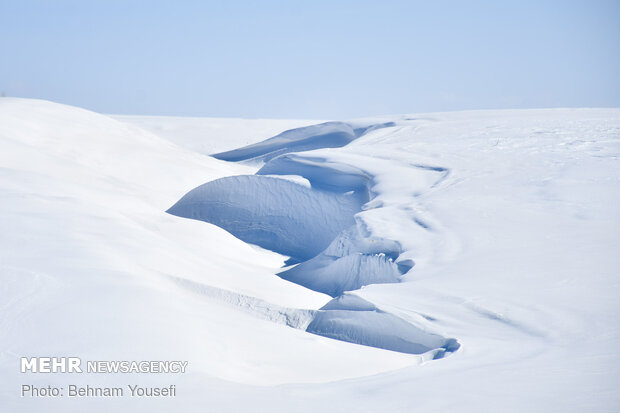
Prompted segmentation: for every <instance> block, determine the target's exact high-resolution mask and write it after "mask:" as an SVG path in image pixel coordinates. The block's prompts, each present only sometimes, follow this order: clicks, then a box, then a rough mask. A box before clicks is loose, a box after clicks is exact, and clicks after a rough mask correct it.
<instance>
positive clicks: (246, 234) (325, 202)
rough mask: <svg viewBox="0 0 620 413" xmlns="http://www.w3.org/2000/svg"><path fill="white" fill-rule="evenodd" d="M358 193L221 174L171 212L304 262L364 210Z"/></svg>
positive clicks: (265, 177)
mask: <svg viewBox="0 0 620 413" xmlns="http://www.w3.org/2000/svg"><path fill="white" fill-rule="evenodd" d="M361 205H362V204H361V202H360V201H359V200H358V199H357V198H356V197H353V196H350V195H344V194H335V193H330V192H326V191H320V190H315V189H312V188H308V187H306V186H303V185H300V184H297V183H294V182H291V181H290V180H285V179H279V178H273V177H267V176H254V175H241V176H232V177H226V178H221V179H217V180H215V181H212V182H208V183H206V184H203V185H201V186H199V187H197V188H195V189H193V190H191V191H190V192H189V193H187V194H186V195H185V196H183V197H182V198H181V199H180V200H179V201H178V202H177V203H176V204H175V205H173V206H172V207H171V208H170V209H169V210H168V211H167V212H169V213H170V214H173V215H177V216H180V217H185V218H192V219H197V220H201V221H206V222H209V223H212V224H214V225H217V226H219V227H221V228H223V229H225V230H227V231H228V232H230V233H231V234H233V235H234V236H236V237H237V238H239V239H241V240H243V241H246V242H249V243H252V244H256V245H259V246H261V247H263V248H266V249H269V250H272V251H275V252H278V253H281V254H284V255H288V256H290V257H293V258H295V259H297V260H299V261H303V260H307V259H309V258H312V257H314V256H315V255H317V254H318V253H320V252H321V251H322V250H324V249H325V248H326V247H327V246H328V245H329V244H330V242H331V241H332V240H333V239H334V238H335V237H336V236H337V235H338V233H339V232H340V231H342V230H343V229H345V228H348V227H350V226H351V225H352V224H354V222H355V221H354V219H353V215H354V214H355V213H356V212H358V211H360V210H361Z"/></svg>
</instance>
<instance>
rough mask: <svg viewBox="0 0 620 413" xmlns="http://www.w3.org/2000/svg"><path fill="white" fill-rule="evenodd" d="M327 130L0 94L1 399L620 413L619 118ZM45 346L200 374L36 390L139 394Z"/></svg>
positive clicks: (462, 117) (594, 113) (379, 124)
mask: <svg viewBox="0 0 620 413" xmlns="http://www.w3.org/2000/svg"><path fill="white" fill-rule="evenodd" d="M314 123H317V122H304V121H269V120H235V119H209V118H204V119H198V118H194V119H188V118H165V117H160V118H157V117H119V116H115V117H113V118H112V117H108V116H104V115H99V114H95V113H92V112H89V111H85V110H82V109H78V108H73V107H68V106H64V105H59V104H55V103H51V102H44V101H37V100H26V99H14V98H2V99H0V174H1V175H0V176H1V178H0V194H1V199H2V202H1V203H0V226H1V228H2V231H1V233H0V234H1V235H0V274H1V275H2V288H1V289H0V303H2V312H0V332H1V334H2V335H1V338H0V371H1V372H2V373H1V374H0V398H1V399H2V401H3V403H2V405H3V406H6V407H5V408H6V409H7V410H8V411H40V410H49V411H86V410H87V411H109V410H112V409H120V410H122V411H136V410H142V411H143V410H148V411H171V410H175V411H182V410H186V411H204V410H205V409H207V410H209V411H243V410H250V411H283V412H284V411H286V412H288V411H308V412H314V411H320V410H327V409H329V410H330V411H352V412H353V411H402V412H408V411H454V410H458V411H472V412H474V411H506V412H510V411H514V412H522V411H541V412H543V411H544V412H548V411H586V410H588V411H589V410H601V411H613V410H617V408H618V406H620V391H618V388H619V387H620V369H618V366H620V352H619V351H618V350H617V347H618V346H617V345H618V343H619V342H620V329H619V328H618V327H617V319H618V318H619V317H620V308H619V307H620V306H619V305H618V296H619V294H620V283H618V268H620V254H618V253H617V251H618V250H620V210H619V209H618V207H617V206H618V205H619V204H620V190H619V188H620V185H619V184H620V182H619V181H620V165H619V157H620V110H618V109H554V110H505V111H470V112H454V113H433V114H424V115H404V116H392V117H387V118H381V119H358V120H344V121H342V122H333V123H327V124H325V123H323V124H319V125H318V126H316V127H310V128H307V126H309V125H310V124H314ZM326 125H327V126H326ZM296 127H301V129H297V130H294V129H293V130H292V131H291V129H292V128H296ZM285 130H289V131H288V132H286V131H285ZM338 131H339V132H338ZM351 131H353V132H351ZM336 132H337V133H340V135H338V137H339V139H340V138H342V140H338V142H336V143H337V144H336V143H335V144H333V145H329V144H328V145H326V144H325V140H323V137H324V136H326V135H329V134H330V133H336ZM345 132H346V133H345ZM345 135H346V139H344V137H345ZM270 136H274V137H277V138H278V139H275V138H274V139H272V140H267V141H264V142H263V143H258V142H259V141H260V140H262V139H267V138H269V137H270ZM316 136H318V137H319V138H316ZM284 138H285V139H284ZM243 145H252V146H250V147H249V148H240V147H241V146H243ZM235 148H237V149H235ZM223 151H230V152H228V154H229V155H230V156H232V157H230V159H233V158H234V159H244V160H243V161H242V162H226V161H223V160H220V159H216V158H214V157H211V156H207V155H206V154H211V153H216V152H217V153H220V155H221V152H223ZM231 152H232V153H231ZM233 155H234V156H233ZM227 157H228V156H227ZM246 158H247V159H250V160H252V162H247V161H246ZM291 176H297V178H294V177H291ZM188 196H189V197H190V198H191V199H189V200H191V201H192V202H197V203H199V204H200V208H198V209H193V210H192V209H191V208H189V210H190V213H186V214H185V215H184V216H187V215H192V214H193V215H192V216H191V217H193V218H200V219H203V218H205V217H206V218H207V219H206V221H209V222H211V223H206V222H203V221H201V220H197V219H185V218H182V217H178V216H175V215H172V214H168V213H166V212H165V211H166V210H168V209H169V208H170V207H171V206H173V205H175V204H177V203H178V204H177V205H178V206H179V208H180V207H181V206H182V205H183V204H185V203H186V201H188V198H187V197H188ZM345 199H346V200H347V201H343V200H345ZM222 200H225V201H226V202H227V203H228V205H230V206H232V207H229V206H224V204H217V202H220V201H222ZM185 206H186V207H187V205H185ZM174 208H175V207H173V210H172V211H171V212H174ZM274 210H276V211H279V212H278V214H279V215H278V216H279V217H280V219H275V218H274V217H273V214H271V212H272V211H274ZM185 212H187V211H185ZM196 214H198V215H196ZM204 214H206V215H204ZM179 215H183V214H179ZM288 219H290V220H288ZM213 224H216V225H213ZM251 224H260V225H262V228H261V230H263V231H264V232H263V233H260V232H259V233H260V234H262V235H260V236H259V235H256V234H252V233H251V231H250V232H249V235H247V234H246V235H243V232H244V228H246V229H247V225H251ZM219 226H221V228H220V227H219ZM233 234H235V235H237V236H238V237H239V238H236V237H235V236H233ZM265 234H270V235H269V236H263V235H265ZM265 239H268V240H269V242H265V241H264V240H265ZM253 244H257V245H258V246H256V245H253ZM261 247H262V248H261ZM265 248H268V249H272V250H274V251H279V252H280V253H284V254H286V256H283V255H280V254H277V253H276V252H272V251H269V250H267V249H265ZM304 248H305V249H304ZM291 255H292V256H294V257H295V258H296V260H292V261H290V260H289V261H287V264H288V266H287V267H284V268H282V265H283V264H284V262H285V260H287V259H288V258H289V257H290V256H291ZM291 264H292V265H291ZM287 279H290V280H292V281H294V282H290V281H287ZM332 296H334V297H333V298H332ZM309 333H314V334H309ZM330 337H332V338H330ZM356 343H357V344H356ZM360 344H363V345H360ZM43 355H57V356H80V357H83V358H85V359H90V360H123V359H128V360H151V359H152V360H158V359H165V360H178V359H181V360H188V361H189V366H188V373H186V374H184V375H180V376H174V377H169V376H166V377H157V376H152V375H141V376H139V377H131V378H130V379H129V380H133V381H139V382H140V384H141V385H147V384H151V385H160V386H163V385H169V384H171V383H172V382H174V384H176V386H177V389H178V390H177V393H178V395H177V397H176V398H174V399H167V400H145V399H131V398H122V399H115V400H111V399H109V400H105V399H77V400H68V399H66V398H62V399H55V400H41V399H28V398H25V399H22V398H20V397H19V389H18V386H19V384H22V383H26V382H27V383H28V384H34V385H47V384H52V385H67V384H69V383H70V384H80V383H83V384H91V385H92V384H97V385H106V384H107V385H114V386H117V385H122V384H124V382H125V381H127V380H128V379H127V377H122V376H118V375H97V376H92V375H62V374H50V375H34V374H28V375H24V374H20V373H19V370H18V367H17V366H18V360H19V357H20V356H29V357H31V356H43ZM95 382H96V383H95Z"/></svg>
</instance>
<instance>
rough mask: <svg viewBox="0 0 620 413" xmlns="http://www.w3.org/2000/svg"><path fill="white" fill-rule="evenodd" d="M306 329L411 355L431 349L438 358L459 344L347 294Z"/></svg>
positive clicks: (327, 306) (316, 316)
mask: <svg viewBox="0 0 620 413" xmlns="http://www.w3.org/2000/svg"><path fill="white" fill-rule="evenodd" d="M306 331H307V332H309V333H312V334H317V335H321V336H324V337H330V338H334V339H337V340H341V341H347V342H350V343H356V344H361V345H365V346H371V347H377V348H382V349H386V350H392V351H399V352H401V353H409V354H423V353H428V352H431V354H432V358H434V359H437V358H441V357H443V356H445V355H446V354H448V353H452V352H454V351H456V350H457V349H458V348H459V347H460V345H459V344H458V342H457V341H456V340H454V339H451V338H449V339H446V338H444V337H441V336H439V335H437V334H431V333H428V332H426V331H424V330H421V329H419V328H418V327H416V326H414V325H413V324H411V323H409V322H407V321H405V320H403V319H402V318H399V317H397V316H395V315H393V314H390V313H386V312H383V311H381V310H379V309H377V308H376V307H375V306H374V304H372V303H370V302H368V301H366V300H364V299H362V298H360V297H357V296H354V295H349V294H346V295H344V296H342V297H339V298H337V299H334V300H332V301H330V302H329V303H327V304H326V305H325V306H324V307H323V308H322V309H321V310H319V311H317V312H316V314H315V316H314V319H313V320H312V322H311V323H310V324H309V325H308V328H307V329H306Z"/></svg>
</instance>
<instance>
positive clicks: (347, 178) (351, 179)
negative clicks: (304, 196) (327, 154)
mask: <svg viewBox="0 0 620 413" xmlns="http://www.w3.org/2000/svg"><path fill="white" fill-rule="evenodd" d="M257 174H258V175H299V176H303V177H304V178H306V179H307V180H308V181H309V182H310V184H311V185H312V187H313V188H319V189H323V190H326V191H331V192H338V193H346V192H350V191H353V193H355V194H356V195H357V196H358V197H359V198H360V200H362V201H363V202H368V201H369V200H370V194H369V186H370V181H371V177H370V176H369V175H368V174H366V173H365V172H364V171H362V170H360V169H359V168H356V167H354V166H351V165H346V164H342V163H336V162H329V161H327V160H325V159H322V158H316V157H305V156H299V155H295V154H287V155H282V156H278V157H277V158H275V159H272V160H271V161H269V162H267V163H266V164H265V165H264V166H263V167H262V168H261V169H259V170H258V172H257Z"/></svg>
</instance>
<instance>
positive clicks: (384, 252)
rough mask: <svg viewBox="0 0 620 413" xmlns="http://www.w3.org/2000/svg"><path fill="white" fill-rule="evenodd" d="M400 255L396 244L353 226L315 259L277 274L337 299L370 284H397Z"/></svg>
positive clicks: (399, 270)
mask: <svg viewBox="0 0 620 413" xmlns="http://www.w3.org/2000/svg"><path fill="white" fill-rule="evenodd" d="M399 255H400V245H399V244H398V242H396V241H393V240H386V239H382V238H378V237H372V236H364V235H362V234H360V230H359V227H358V226H353V227H351V228H349V229H347V230H345V231H343V232H342V233H341V234H339V235H338V237H336V238H335V239H334V240H333V241H332V242H331V243H330V245H329V247H327V248H326V249H325V250H324V251H323V252H321V253H320V254H319V255H317V256H316V257H314V258H312V259H310V260H308V261H305V262H302V263H300V264H299V265H297V266H295V267H293V268H291V269H289V270H287V271H284V272H281V273H279V274H278V275H279V276H280V277H282V278H284V279H285V280H288V281H291V282H294V283H296V284H300V285H303V286H304V287H307V288H310V289H312V290H315V291H320V292H322V293H325V294H328V295H330V296H332V297H336V296H338V295H340V294H342V293H343V292H345V291H353V290H357V289H359V288H361V287H363V286H365V285H369V284H385V283H395V282H399V279H400V276H401V274H402V272H401V268H399V266H398V265H397V264H396V263H394V260H395V259H396V258H398V256H399Z"/></svg>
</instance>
